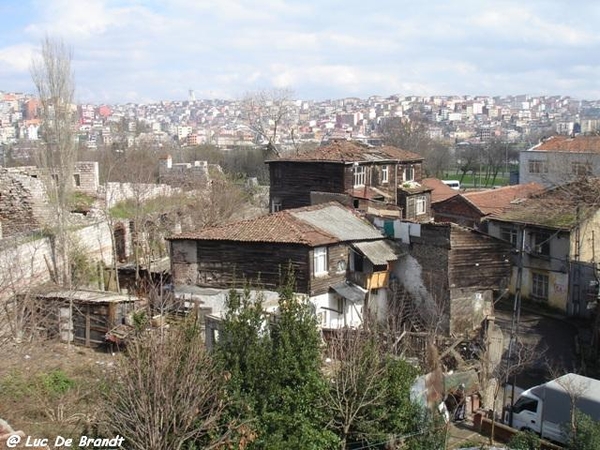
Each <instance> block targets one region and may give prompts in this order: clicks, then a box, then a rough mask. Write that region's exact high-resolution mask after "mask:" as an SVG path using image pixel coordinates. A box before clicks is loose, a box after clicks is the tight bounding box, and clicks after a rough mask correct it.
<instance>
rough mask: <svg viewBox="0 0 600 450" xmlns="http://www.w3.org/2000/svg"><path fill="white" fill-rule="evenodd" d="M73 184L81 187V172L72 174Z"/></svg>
mask: <svg viewBox="0 0 600 450" xmlns="http://www.w3.org/2000/svg"><path fill="white" fill-rule="evenodd" d="M73 185H74V186H75V187H81V174H78V173H74V174H73Z"/></svg>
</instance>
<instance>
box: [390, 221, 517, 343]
mask: <svg viewBox="0 0 600 450" xmlns="http://www.w3.org/2000/svg"><path fill="white" fill-rule="evenodd" d="M395 225H396V226H395V227H394V228H393V232H394V236H395V237H396V238H397V239H399V240H401V241H402V243H403V244H405V245H407V247H408V249H409V250H408V253H407V254H405V255H404V256H402V257H401V258H400V259H399V260H398V262H397V264H396V265H395V268H394V271H393V274H392V278H393V279H394V281H395V282H397V283H398V285H399V287H400V289H401V290H402V291H403V292H404V293H405V294H407V295H406V297H405V298H403V299H402V301H404V302H406V303H407V305H405V309H406V310H408V311H410V312H411V314H412V316H411V319H412V320H413V322H414V323H413V324H414V325H415V326H416V327H417V328H419V327H420V328H424V329H427V330H431V329H434V330H437V331H439V332H443V333H446V334H449V335H452V336H463V335H468V334H470V333H472V332H473V331H474V330H477V329H479V328H480V326H481V323H482V321H483V320H484V319H485V318H486V316H488V315H490V314H492V310H493V309H492V300H493V298H494V294H495V293H496V294H497V293H498V291H501V290H503V289H505V288H507V287H508V283H509V279H510V267H511V263H510V252H511V246H510V245H509V244H508V243H506V242H504V241H502V240H501V239H497V238H494V237H491V236H488V235H486V234H484V233H481V232H478V231H476V230H473V229H469V228H465V227H461V226H459V225H456V224H453V223H443V224H435V223H428V224H415V223H406V222H400V223H396V224H395Z"/></svg>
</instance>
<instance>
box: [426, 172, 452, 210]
mask: <svg viewBox="0 0 600 450" xmlns="http://www.w3.org/2000/svg"><path fill="white" fill-rule="evenodd" d="M421 184H422V185H423V186H425V187H427V188H429V189H431V203H432V204H435V203H439V202H443V201H444V200H448V199H449V198H452V197H454V196H455V195H458V191H457V190H455V189H452V188H451V187H450V186H448V185H447V184H444V183H442V180H439V179H438V178H423V179H422V180H421Z"/></svg>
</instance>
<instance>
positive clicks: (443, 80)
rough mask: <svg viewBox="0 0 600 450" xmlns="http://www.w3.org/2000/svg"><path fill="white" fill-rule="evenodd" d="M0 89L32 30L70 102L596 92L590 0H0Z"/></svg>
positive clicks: (598, 77) (596, 49)
mask: <svg viewBox="0 0 600 450" xmlns="http://www.w3.org/2000/svg"><path fill="white" fill-rule="evenodd" d="M0 25H1V26H0V90H2V91H5V92H33V87H32V83H31V77H30V74H29V65H30V62H31V58H32V57H33V56H34V55H35V54H36V52H37V51H38V50H39V46H40V41H41V39H43V37H44V36H45V35H48V36H50V37H52V38H60V39H63V40H64V41H65V42H66V43H67V44H68V45H70V46H71V47H72V49H73V55H74V56H73V67H74V71H75V78H76V92H77V99H78V100H79V101H81V102H93V103H124V102H149V101H157V100H183V99H186V98H187V97H188V90H189V89H193V90H194V91H195V93H196V98H239V97H241V96H243V95H244V93H246V92H251V91H257V90H262V89H270V88H273V87H277V88H280V87H281V88H283V87H285V88H290V89H292V90H293V91H294V93H295V96H296V97H297V98H303V99H326V98H340V97H346V96H359V97H368V96H370V95H386V96H387V95H391V94H401V95H436V94H440V95H449V94H473V95H476V94H481V95H506V94H524V93H528V94H532V95H557V94H562V95H570V96H572V97H575V98H580V99H600V26H599V25H600V2H598V1H597V0H589V1H588V0H569V1H563V0H544V1H540V0H515V1H513V0H494V1H486V0H420V1H419V0H410V1H405V0H377V1H369V0H360V1H356V0H148V1H146V0H20V1H16V0H15V1H12V0H11V1H6V0H3V1H2V2H1V3H0Z"/></svg>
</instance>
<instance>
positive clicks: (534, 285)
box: [531, 272, 550, 301]
mask: <svg viewBox="0 0 600 450" xmlns="http://www.w3.org/2000/svg"><path fill="white" fill-rule="evenodd" d="M549 288H550V277H549V276H548V274H547V273H542V272H531V297H533V298H534V299H535V300H543V301H548V291H549Z"/></svg>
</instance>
